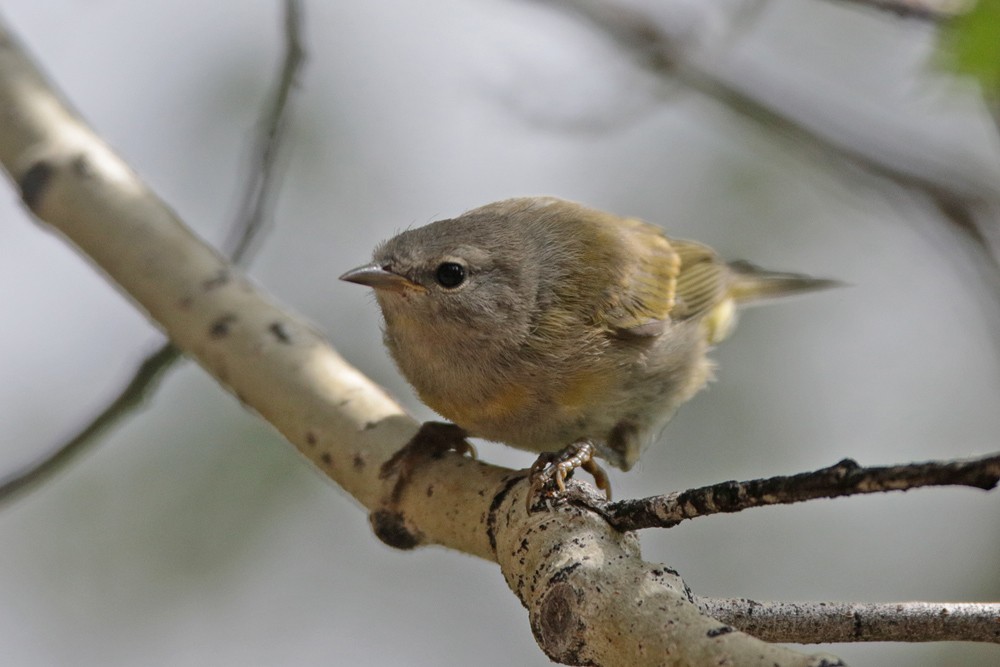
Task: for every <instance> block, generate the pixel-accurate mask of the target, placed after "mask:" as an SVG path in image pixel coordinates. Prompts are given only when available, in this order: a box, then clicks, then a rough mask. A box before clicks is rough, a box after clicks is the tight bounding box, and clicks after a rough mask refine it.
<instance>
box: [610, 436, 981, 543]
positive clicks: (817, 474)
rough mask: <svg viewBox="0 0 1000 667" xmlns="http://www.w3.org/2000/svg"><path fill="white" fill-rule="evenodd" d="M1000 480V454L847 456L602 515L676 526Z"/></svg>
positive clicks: (618, 522)
mask: <svg viewBox="0 0 1000 667" xmlns="http://www.w3.org/2000/svg"><path fill="white" fill-rule="evenodd" d="M998 481H1000V454H994V455H991V456H987V457H984V458H979V459H966V460H960V461H929V462H926V463H910V464H904V465H897V466H880V467H870V468H863V467H861V466H859V465H858V464H857V462H855V461H853V460H851V459H844V460H843V461H840V462H839V463H836V464H834V465H832V466H830V467H828V468H822V469H820V470H816V471H813V472H804V473H799V474H798V475H791V476H778V477H769V478H766V479H754V480H750V481H746V482H736V481H729V482H721V483H719V484H713V485H711V486H703V487H701V488H697V489H690V490H688V491H683V492H680V493H670V494H667V495H662V496H651V497H649V498H640V499H637V500H621V501H618V502H614V503H608V504H607V505H606V506H604V507H603V508H602V509H601V512H602V514H604V516H605V518H606V519H607V520H608V522H609V523H611V525H613V526H614V527H615V528H617V529H619V530H622V531H626V530H639V529H642V528H672V527H673V526H676V525H677V524H679V523H681V522H682V521H685V520H687V519H694V518H697V517H702V516H710V515H712V514H722V513H732V512H741V511H743V510H746V509H750V508H752V507H766V506H768V505H789V504H792V503H799V502H804V501H807V500H815V499H817V498H840V497H843V496H853V495H859V494H866V493H883V492H885V491H907V490H909V489H915V488H919V487H924V486H971V487H975V488H978V489H984V490H987V491H988V490H990V489H993V488H995V487H996V485H997V482H998Z"/></svg>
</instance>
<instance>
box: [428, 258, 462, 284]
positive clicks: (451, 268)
mask: <svg viewBox="0 0 1000 667" xmlns="http://www.w3.org/2000/svg"><path fill="white" fill-rule="evenodd" d="M434 278H435V279H436V280H437V281H438V285H440V286H441V287H445V288H447V289H453V288H455V287H458V286H459V285H461V284H462V283H463V282H465V267H464V266H462V265H461V264H456V263H455V262H443V263H441V264H439V265H438V268H437V272H435V274H434Z"/></svg>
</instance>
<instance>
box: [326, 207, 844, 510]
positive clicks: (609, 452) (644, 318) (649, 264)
mask: <svg viewBox="0 0 1000 667" xmlns="http://www.w3.org/2000/svg"><path fill="white" fill-rule="evenodd" d="M341 280H346V281H349V282H353V283H359V284H361V285H367V286H369V287H372V288H374V289H375V295H376V298H377V300H378V304H379V306H380V307H381V310H382V314H383V317H384V319H385V325H384V331H383V334H384V340H385V344H386V346H387V347H388V349H389V352H390V353H391V355H392V357H393V359H394V360H395V361H396V364H397V365H398V366H399V369H400V371H402V373H403V375H405V376H406V378H407V380H409V382H410V384H412V385H413V387H414V388H415V389H416V391H417V393H418V394H419V396H420V398H421V400H422V401H423V402H424V403H426V404H427V405H428V406H430V407H431V408H432V409H434V410H435V411H436V412H438V413H439V414H441V415H442V416H444V417H445V418H447V419H449V420H451V421H452V422H454V423H455V425H457V426H458V427H460V428H461V429H462V430H464V431H465V433H467V434H468V435H471V436H476V437H480V438H484V439H486V440H493V441H498V442H503V443H506V444H508V445H511V446H513V447H517V448H519V449H525V450H528V451H532V452H539V453H542V457H540V458H539V461H538V462H537V463H536V465H535V466H534V467H533V468H532V480H533V487H535V489H536V490H537V489H538V488H539V487H543V486H545V485H547V484H549V483H550V482H553V481H554V482H555V484H556V486H557V487H558V488H559V489H560V490H562V489H563V488H564V485H563V481H564V479H565V478H566V476H567V475H568V474H569V473H571V471H572V468H574V467H577V466H579V465H584V467H585V468H586V469H588V470H590V471H591V472H594V473H595V479H597V481H598V484H599V485H602V484H603V485H604V487H605V489H606V490H609V487H608V486H607V482H606V478H603V474H602V472H601V471H600V469H599V468H598V467H597V466H596V465H595V464H594V463H593V462H592V461H590V459H591V456H592V455H594V454H596V455H597V456H599V457H600V458H602V459H604V460H606V461H608V462H609V463H610V464H612V465H614V466H616V467H618V468H621V469H622V470H628V469H630V468H631V467H632V466H633V465H634V464H635V462H636V461H637V460H638V458H639V456H640V454H641V453H642V451H643V450H644V449H645V447H646V446H647V445H649V444H650V442H652V441H653V440H654V439H656V437H657V435H658V434H659V432H660V430H661V429H662V428H663V426H665V425H666V423H667V422H668V421H669V420H670V418H671V417H672V416H673V414H674V412H675V411H676V410H677V408H678V407H679V406H680V405H681V404H682V403H684V402H686V401H687V400H688V399H690V398H691V397H692V396H693V395H694V394H695V393H697V392H698V391H699V390H700V389H701V388H702V387H704V386H705V384H706V383H707V382H708V380H709V379H710V378H711V377H712V373H713V363H712V362H711V361H710V360H709V359H708V356H707V354H708V351H709V349H710V348H711V347H712V346H713V345H714V344H716V343H718V342H720V341H721V340H723V339H724V338H725V337H726V336H727V335H728V334H729V332H730V331H731V330H732V327H733V325H734V324H735V322H736V307H737V306H740V305H743V304H747V303H751V302H754V301H760V300H763V299H767V298H771V297H781V296H785V295H789V294H796V293H800V292H806V291H811V290H817V289H822V288H826V287H831V286H834V285H836V284H838V283H836V282H835V281H831V280H824V279H817V278H811V277H808V276H805V275H800V274H796V273H778V272H771V271H764V270H762V269H759V268H757V267H755V266H753V265H751V264H748V263H746V262H730V263H726V262H724V261H723V260H721V259H720V258H719V257H718V255H716V253H715V251H713V250H712V249H711V248H709V247H708V246H705V245H702V244H700V243H696V242H694V241H682V240H677V239H672V238H669V237H667V236H666V235H665V234H664V233H663V231H662V230H660V228H658V227H655V226H653V225H650V224H648V223H646V222H643V221H641V220H638V219H635V218H624V217H619V216H616V215H612V214H610V213H605V212H602V211H598V210H595V209H592V208H588V207H586V206H583V205H581V204H577V203H573V202H569V201H565V200H562V199H557V198H554V197H524V198H517V199H507V200H504V201H499V202H495V203H493V204H487V205H486V206H483V207H481V208H477V209H474V210H471V211H468V212H467V213H463V214H462V215H460V216H458V217H456V218H451V219H447V220H440V221H438V222H434V223H431V224H429V225H426V226H424V227H420V228H417V229H411V230H407V231H404V232H402V233H401V234H399V235H397V236H395V237H393V238H391V239H389V240H388V241H386V242H384V243H382V244H381V245H379V246H378V248H377V249H376V250H375V253H374V259H373V261H372V262H371V263H370V264H366V265H364V266H361V267H358V268H356V269H353V270H351V271H348V272H347V273H345V274H344V275H342V276H341ZM528 502H529V504H530V503H531V495H529V501H528Z"/></svg>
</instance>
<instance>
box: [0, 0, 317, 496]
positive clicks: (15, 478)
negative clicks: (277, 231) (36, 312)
mask: <svg viewBox="0 0 1000 667" xmlns="http://www.w3.org/2000/svg"><path fill="white" fill-rule="evenodd" d="M284 23H285V30H284V34H285V53H284V56H283V63H282V67H281V71H280V75H279V78H278V83H277V88H276V90H275V92H274V94H273V95H272V96H271V97H270V98H269V99H268V100H267V101H266V102H265V105H264V108H263V109H262V110H261V119H260V122H259V123H258V134H257V137H256V138H255V140H254V148H253V151H252V154H253V158H252V160H251V161H250V173H248V174H247V176H246V186H245V188H244V192H243V195H242V197H241V198H240V202H241V204H240V207H239V212H238V213H237V215H236V216H235V218H234V219H233V224H232V228H231V229H230V232H229V236H228V237H227V240H226V241H225V242H224V243H223V246H222V247H223V252H224V253H225V254H226V255H227V256H228V257H230V258H231V259H232V260H233V262H235V263H236V264H242V263H244V262H245V261H246V260H247V255H248V252H249V249H250V248H251V245H252V243H253V241H254V240H255V239H257V238H259V237H260V234H261V232H262V231H263V229H264V227H265V223H266V221H267V220H269V219H270V208H271V206H270V204H271V200H272V199H273V195H274V193H275V192H276V190H277V181H276V179H277V174H278V169H277V167H278V154H279V152H280V149H281V146H282V142H283V139H284V135H285V129H286V127H287V125H288V102H289V96H290V93H291V90H292V86H293V85H295V83H296V80H297V78H298V72H299V70H300V69H301V65H302V61H303V57H304V51H303V48H302V40H301V38H300V36H299V34H300V32H301V9H300V7H299V2H298V0H286V2H285V21H284ZM180 357H181V353H180V351H179V350H178V349H177V348H176V347H174V345H172V344H171V343H166V344H164V345H162V346H161V347H160V348H159V349H158V350H156V351H155V352H153V353H152V354H150V355H149V356H147V357H146V358H145V359H144V360H143V361H142V363H141V364H140V365H139V368H138V369H137V370H136V372H135V373H134V374H133V375H132V377H131V378H130V379H129V380H128V382H127V383H126V384H125V387H124V388H123V389H122V390H121V392H119V394H118V395H117V396H116V397H115V398H114V399H113V400H112V401H111V402H110V403H109V404H108V405H107V407H105V408H104V409H103V410H102V411H101V412H100V413H99V414H98V415H97V416H96V417H94V418H93V419H92V420H91V421H90V422H89V423H88V424H87V425H86V426H84V427H83V428H82V429H81V430H80V431H79V432H78V433H77V434H76V435H74V436H73V437H72V438H70V439H69V440H67V441H66V442H64V443H61V444H59V445H58V446H56V448H55V449H53V450H52V451H50V452H48V453H46V454H44V455H42V456H41V457H40V458H39V459H38V460H36V461H34V462H32V463H30V464H28V465H27V466H25V467H23V468H22V469H20V470H18V471H16V472H13V473H11V474H9V475H7V476H5V477H3V478H2V479H0V503H4V502H9V501H11V500H13V499H14V498H15V497H18V496H20V495H22V494H24V493H27V492H29V491H31V490H32V489H36V488H39V487H40V486H41V485H42V484H44V483H45V482H46V481H48V480H49V479H50V478H51V477H52V476H53V475H55V474H57V473H58V472H59V471H61V470H63V469H65V468H66V467H67V466H68V465H70V464H71V463H72V462H73V461H75V460H76V459H77V458H78V457H79V456H81V455H82V454H83V453H84V452H85V451H86V450H87V448H88V447H89V446H91V445H93V444H96V442H97V439H98V438H99V437H100V436H101V435H103V434H104V433H106V432H107V431H108V429H110V428H111V427H113V426H114V425H115V424H117V423H118V422H119V421H121V420H122V419H124V418H125V417H126V416H128V415H129V414H131V413H132V412H133V411H134V410H136V409H138V408H140V407H141V406H142V405H143V404H144V403H145V402H146V400H147V399H149V398H150V397H151V396H152V394H153V393H154V392H155V391H156V390H157V388H158V387H159V380H160V379H162V377H163V375H164V373H166V371H167V370H169V369H170V367H171V366H173V365H174V363H175V362H176V361H178V360H179V359H180Z"/></svg>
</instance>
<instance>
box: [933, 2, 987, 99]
mask: <svg viewBox="0 0 1000 667" xmlns="http://www.w3.org/2000/svg"><path fill="white" fill-rule="evenodd" d="M942 44H943V46H944V48H945V50H946V55H947V58H948V62H949V64H950V65H951V67H952V68H953V69H955V70H956V71H958V72H960V73H963V74H968V75H971V76H973V77H975V78H976V79H977V80H978V81H979V83H980V84H982V86H983V92H984V93H985V94H986V95H988V96H990V97H993V98H997V97H1000V0H978V2H976V3H975V5H973V7H972V8H971V9H970V10H969V11H968V12H967V13H965V14H960V15H958V16H956V17H955V18H954V19H953V20H952V21H951V22H950V23H949V24H948V25H947V27H946V29H945V32H944V39H943V42H942Z"/></svg>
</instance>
